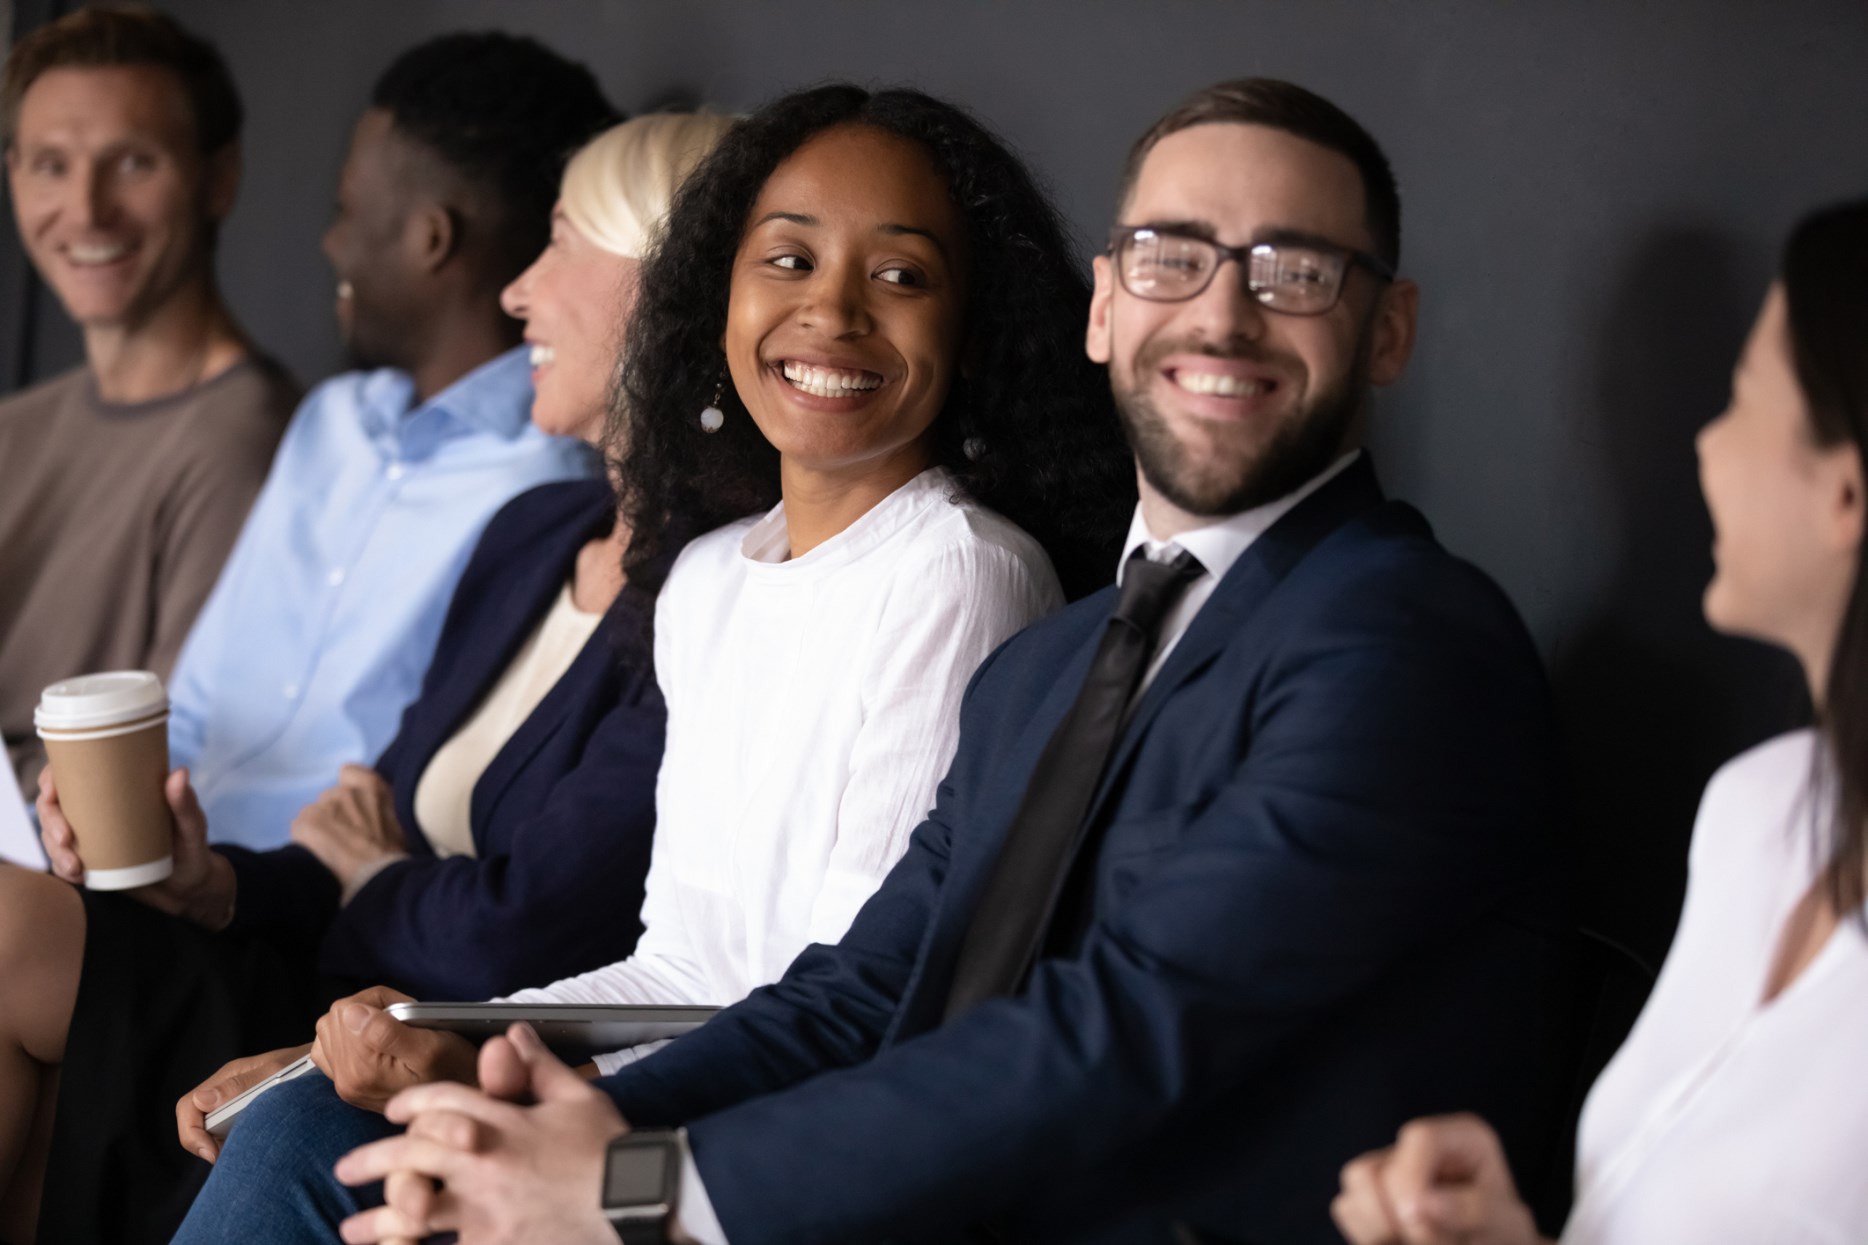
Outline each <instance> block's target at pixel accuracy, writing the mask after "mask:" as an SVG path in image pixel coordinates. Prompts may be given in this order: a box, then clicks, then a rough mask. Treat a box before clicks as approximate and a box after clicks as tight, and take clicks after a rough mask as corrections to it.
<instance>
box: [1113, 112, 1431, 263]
mask: <svg viewBox="0 0 1868 1245" xmlns="http://www.w3.org/2000/svg"><path fill="white" fill-rule="evenodd" d="M1218 123H1230V124H1234V125H1263V126H1268V127H1270V128H1271V129H1274V130H1283V131H1284V132H1285V133H1287V134H1294V135H1296V136H1297V137H1298V138H1301V139H1305V140H1307V141H1309V142H1313V143H1315V144H1317V146H1319V147H1324V148H1328V149H1329V150H1330V151H1334V152H1336V153H1338V154H1339V155H1343V156H1346V157H1348V159H1349V161H1350V163H1352V164H1354V165H1355V166H1356V171H1357V172H1358V173H1360V174H1361V175H1362V194H1363V204H1362V210H1363V214H1364V216H1366V218H1367V220H1368V226H1369V233H1370V234H1371V235H1373V237H1374V239H1375V254H1376V255H1377V256H1379V257H1380V258H1382V259H1384V260H1386V261H1387V262H1388V264H1389V265H1390V266H1391V267H1395V266H1399V264H1400V262H1401V192H1400V191H1399V190H1398V189H1397V188H1396V187H1395V175H1394V170H1393V169H1391V168H1389V167H1388V157H1387V156H1386V155H1384V154H1383V153H1382V149H1381V145H1380V144H1379V143H1377V142H1376V141H1375V139H1374V138H1373V137H1372V136H1371V135H1370V134H1369V132H1368V131H1367V130H1365V129H1363V128H1362V126H1361V125H1360V124H1359V123H1358V122H1357V121H1356V119H1355V118H1354V117H1352V116H1350V115H1349V114H1348V113H1346V112H1344V111H1343V110H1342V109H1340V108H1338V107H1337V106H1336V105H1335V104H1332V103H1331V102H1330V101H1329V100H1327V99H1324V98H1323V97H1322V96H1321V95H1318V94H1316V93H1315V92H1312V91H1306V90H1305V89H1304V88H1303V87H1301V86H1298V85H1296V84H1295V83H1291V82H1283V81H1280V80H1279V79H1277V78H1235V79H1233V80H1232V81H1230V82H1221V83H1218V84H1216V85H1214V86H1210V87H1207V88H1206V89H1205V90H1201V91H1195V92H1194V93H1193V94H1192V95H1189V96H1188V97H1187V98H1186V99H1185V100H1182V101H1181V103H1180V104H1179V106H1177V107H1176V108H1175V109H1174V110H1173V111H1172V112H1170V113H1168V114H1167V115H1166V116H1165V117H1162V118H1161V119H1160V120H1159V121H1157V122H1155V123H1154V124H1153V125H1152V126H1150V127H1149V128H1148V132H1147V133H1146V134H1143V135H1142V136H1141V137H1140V138H1139V139H1137V140H1136V141H1135V145H1134V146H1133V147H1131V148H1129V155H1128V159H1127V160H1126V161H1125V162H1124V163H1123V165H1122V185H1121V190H1120V192H1119V193H1118V195H1117V196H1116V204H1117V210H1118V211H1120V210H1122V209H1123V208H1126V207H1127V205H1128V201H1129V196H1130V194H1132V193H1133V192H1134V190H1135V179H1136V177H1137V176H1139V175H1140V173H1141V169H1142V161H1144V160H1146V159H1147V158H1148V153H1149V152H1151V151H1153V150H1154V147H1155V144H1156V143H1158V142H1160V141H1161V140H1162V139H1164V138H1166V137H1167V136H1168V135H1170V134H1174V133H1178V132H1179V131H1181V130H1189V129H1192V128H1193V127H1194V126H1196V125H1213V124H1218Z"/></svg>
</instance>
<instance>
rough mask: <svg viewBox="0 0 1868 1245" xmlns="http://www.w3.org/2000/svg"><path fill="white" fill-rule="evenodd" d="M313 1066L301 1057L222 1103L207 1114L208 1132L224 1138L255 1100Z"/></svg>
mask: <svg viewBox="0 0 1868 1245" xmlns="http://www.w3.org/2000/svg"><path fill="white" fill-rule="evenodd" d="M314 1066H315V1065H314V1064H313V1063H312V1062H311V1056H310V1055H301V1056H300V1057H299V1058H298V1059H296V1060H294V1061H293V1062H291V1063H288V1064H287V1065H285V1067H283V1068H281V1069H279V1070H278V1071H277V1072H275V1073H273V1074H272V1075H271V1076H269V1077H267V1078H266V1079H265V1080H263V1081H261V1082H260V1083H259V1084H257V1085H255V1086H253V1087H252V1088H251V1089H249V1090H247V1091H245V1092H244V1093H242V1094H240V1095H239V1096H238V1097H236V1098H233V1099H230V1100H229V1101H227V1102H223V1103H222V1104H221V1105H220V1106H218V1107H215V1108H214V1109H213V1110H212V1111H210V1112H208V1132H210V1133H212V1134H213V1135H214V1136H216V1137H225V1136H226V1135H227V1134H228V1133H229V1132H230V1131H232V1129H233V1126H234V1117H235V1116H237V1115H239V1114H240V1113H241V1112H242V1111H244V1110H246V1109H247V1107H249V1106H251V1105H252V1103H253V1100H254V1099H255V1098H257V1097H259V1096H260V1095H261V1094H263V1093H265V1092H266V1091H267V1090H269V1089H271V1088H272V1087H273V1086H275V1085H283V1084H284V1083H285V1082H287V1081H290V1080H293V1079H294V1078H296V1077H301V1076H304V1075H305V1074H306V1073H307V1072H310V1071H311V1070H312V1068H313V1067H314Z"/></svg>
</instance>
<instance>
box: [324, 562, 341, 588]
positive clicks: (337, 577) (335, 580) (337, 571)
mask: <svg viewBox="0 0 1868 1245" xmlns="http://www.w3.org/2000/svg"><path fill="white" fill-rule="evenodd" d="M324 582H325V583H327V584H329V585H331V587H333V588H335V587H337V586H338V585H339V584H341V583H343V582H344V568H343V567H341V566H339V567H333V568H332V569H331V572H330V574H328V575H326V576H325V577H324Z"/></svg>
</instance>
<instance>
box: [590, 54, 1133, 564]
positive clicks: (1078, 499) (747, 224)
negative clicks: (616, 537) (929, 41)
mask: <svg viewBox="0 0 1868 1245" xmlns="http://www.w3.org/2000/svg"><path fill="white" fill-rule="evenodd" d="M839 128H849V129H861V130H869V131H873V132H875V133H877V134H883V135H890V136H893V137H894V138H895V139H896V140H898V141H899V142H901V143H903V144H906V145H908V146H910V147H912V148H914V149H916V150H917V151H918V152H919V154H920V155H921V156H922V158H923V159H925V160H927V161H928V162H929V163H930V164H931V165H932V168H933V170H934V172H935V173H936V174H937V175H938V177H939V179H940V181H941V182H942V183H943V197H944V198H945V199H946V200H947V201H948V203H949V205H950V206H951V209H952V210H953V211H954V213H955V215H956V222H955V223H956V226H957V229H958V232H959V233H960V235H961V237H962V238H963V240H964V241H963V247H964V251H965V254H964V256H959V255H956V256H954V257H953V259H954V260H955V261H956V262H957V263H959V265H960V267H961V268H962V270H963V272H964V284H965V290H964V298H963V300H962V301H963V303H964V323H963V325H962V327H961V333H960V341H959V343H958V353H957V357H956V360H955V362H956V364H957V367H956V368H955V369H954V371H953V372H952V373H951V374H950V376H949V378H948V379H949V385H948V388H947V390H946V392H945V394H944V395H943V396H942V397H941V399H940V400H939V401H937V402H936V404H935V405H936V408H937V411H938V414H937V417H936V418H935V419H934V421H933V424H932V426H931V427H930V428H929V429H928V433H927V437H926V440H925V443H924V448H925V452H926V454H927V461H928V462H929V464H930V465H938V466H940V467H942V468H944V469H945V470H946V471H947V473H948V474H949V475H950V476H951V477H952V480H953V482H954V483H955V484H956V485H957V486H958V487H959V488H960V489H961V490H963V491H964V492H965V493H966V494H967V495H968V496H969V497H972V498H973V499H974V500H976V501H978V502H979V503H980V504H982V505H984V506H986V507H988V508H990V509H992V510H994V511H997V512H998V513H999V514H1002V515H1004V516H1005V517H1006V518H1008V519H1010V520H1012V522H1014V523H1016V524H1017V525H1018V526H1019V527H1021V528H1023V529H1024V530H1025V531H1027V532H1029V533H1031V535H1032V536H1034V537H1036V538H1037V540H1038V542H1039V543H1040V544H1041V545H1043V546H1044V549H1045V552H1046V553H1048V554H1049V555H1050V558H1051V562H1052V564H1053V565H1054V566H1055V567H1056V568H1057V572H1058V575H1059V577H1060V578H1061V579H1062V581H1063V583H1064V586H1065V588H1066V590H1067V591H1068V593H1069V595H1070V596H1071V597H1072V598H1074V597H1076V596H1079V595H1082V594H1083V593H1086V592H1088V591H1091V590H1093V589H1095V588H1098V587H1101V586H1102V585H1103V584H1105V583H1107V582H1108V580H1109V573H1110V568H1111V567H1112V566H1113V565H1114V564H1115V560H1116V555H1117V554H1118V553H1119V552H1120V550H1121V542H1122V536H1123V533H1124V531H1125V530H1126V525H1127V522H1128V516H1129V514H1130V512H1131V511H1132V510H1133V508H1134V501H1135V478H1134V474H1135V469H1134V464H1133V460H1132V459H1131V458H1130V456H1129V454H1128V451H1127V449H1126V447H1125V446H1124V444H1123V441H1122V433H1121V430H1120V427H1119V426H1118V424H1117V422H1116V415H1115V408H1114V405H1113V403H1112V401H1111V399H1110V395H1109V381H1108V377H1107V375H1106V374H1105V373H1104V372H1103V371H1102V370H1101V369H1100V368H1097V367H1095V366H1094V365H1092V364H1091V363H1090V362H1089V361H1088V360H1087V358H1086V357H1085V356H1084V353H1083V326H1084V323H1085V320H1086V318H1087V316H1088V309H1089V298H1090V287H1089V283H1088V280H1087V279H1086V277H1085V274H1084V271H1083V269H1082V267H1081V266H1080V265H1079V264H1078V263H1077V261H1076V258H1075V256H1074V254H1073V251H1072V247H1071V245H1070V243H1069V241H1068V238H1067V236H1066V233H1065V230H1064V227H1063V225H1062V223H1061V222H1060V220H1059V218H1058V216H1057V212H1056V210H1055V209H1054V208H1053V207H1052V206H1051V204H1050V202H1049V201H1048V199H1046V197H1045V196H1044V194H1043V192H1042V191H1040V190H1039V188H1038V187H1037V185H1036V184H1035V183H1034V182H1033V180H1032V177H1031V174H1030V172H1029V171H1028V170H1027V169H1026V168H1025V167H1024V165H1023V164H1022V163H1021V162H1020V161H1019V160H1018V158H1017V157H1015V156H1014V155H1012V154H1011V153H1010V152H1009V151H1007V150H1006V148H1005V147H1004V146H1003V145H1002V144H1001V143H1000V142H999V141H998V140H997V139H996V138H994V137H993V135H992V134H990V133H989V132H988V131H986V130H985V129H984V128H983V127H982V126H980V124H979V123H978V122H976V121H974V120H973V119H972V118H971V117H969V116H967V115H966V114H965V113H964V112H962V111H960V110H959V109H957V108H955V107H954V106H953V105H951V104H947V103H944V102H943V101H941V100H937V99H934V98H932V97H930V96H927V95H924V94H922V93H921V92H919V91H908V90H888V91H878V92H875V93H873V94H872V93H870V92H868V91H864V90H862V89H860V88H858V87H855V86H849V85H844V84H833V85H828V86H822V87H818V88H816V89H814V90H808V91H800V92H798V93H796V94H793V95H788V96H786V97H784V98H783V99H780V100H778V101H777V102H775V103H773V104H772V105H770V106H768V107H767V108H765V109H763V110H761V111H760V112H759V113H758V114H757V115H755V116H753V117H752V118H751V119H749V120H747V121H746V122H744V123H743V124H742V125H741V127H740V128H739V130H738V131H736V132H735V133H734V134H733V135H732V136H731V137H730V138H729V140H728V141H727V142H726V143H724V144H722V146H721V147H720V148H719V149H717V150H716V151H715V152H714V154H713V156H712V157H711V158H710V159H709V161H708V162H707V163H706V164H705V165H704V166H703V167H702V169H701V171H700V172H699V173H698V174H697V175H696V176H695V177H694V178H693V180H691V181H689V182H688V183H687V185H686V187H685V188H684V190H683V192H682V193H681V194H680V195H679V196H678V197H677V198H676V201H675V207H674V211H673V213H672V215H671V216H670V218H669V232H668V235H667V240H666V242H665V243H664V245H663V246H662V248H661V249H660V250H659V251H658V252H657V253H656V254H655V255H654V256H652V257H651V258H650V259H649V261H648V264H647V267H646V269H645V272H644V279H643V297H642V304H641V307H640V308H639V310H638V314H637V316H636V318H635V320H634V321H633V322H632V323H631V326H630V333H629V349H628V360H629V362H628V364H627V369H626V374H625V383H626V386H627V391H628V396H629V400H628V402H627V403H625V404H622V405H620V406H619V407H618V409H617V412H616V415H615V418H614V419H613V422H612V443H613V444H615V445H619V446H620V445H627V446H628V447H629V453H628V455H627V457H626V459H625V461H624V463H623V464H622V479H623V499H624V500H623V505H624V510H625V512H626V513H627V514H628V515H629V517H630V518H631V520H632V521H633V524H634V527H635V530H636V531H638V532H651V531H654V532H659V531H663V530H675V531H680V530H687V531H704V530H707V529H710V528H713V527H717V526H719V525H720V524H722V523H726V522H729V521H731V520H733V519H737V518H740V517H742V516H744V515H746V514H750V513H754V512H757V511H762V510H765V509H768V508H770V507H771V506H772V505H774V504H775V503H776V502H777V501H778V500H779V496H780V484H779V477H780V471H779V457H780V453H779V450H778V449H775V448H774V443H773V442H772V441H770V440H769V439H767V437H765V436H764V435H762V433H761V430H760V428H759V427H758V426H757V425H756V424H755V422H754V421H752V420H751V419H749V418H748V413H747V410H746V404H745V400H744V399H743V397H742V394H743V393H744V392H745V390H744V389H743V388H742V386H745V385H747V384H748V383H750V382H752V381H753V380H754V377H753V376H750V375H741V374H740V373H739V372H738V371H735V372H734V374H733V377H732V381H733V383H732V384H729V385H727V386H726V387H725V389H724V390H723V391H722V392H721V393H720V395H719V396H720V402H719V403H718V404H717V406H718V409H719V410H720V411H721V413H722V415H723V417H724V422H723V423H722V424H721V425H720V427H719V429H718V431H717V432H713V433H709V432H708V431H707V430H706V429H705V428H704V427H703V426H702V424H701V423H700V422H699V420H698V419H697V413H698V412H699V411H701V410H702V409H703V408H706V407H708V405H709V403H710V401H711V400H712V399H713V397H714V396H715V390H716V388H717V387H718V385H719V382H720V379H721V374H722V368H723V366H725V365H726V363H728V362H730V361H728V360H723V359H722V356H721V349H720V347H721V342H722V338H723V335H724V334H725V332H726V328H727V311H728V301H729V290H730V286H731V279H732V276H733V272H734V267H735V262H736V260H737V259H738V257H739V255H740V251H741V245H742V239H746V240H750V239H749V237H748V231H749V229H750V228H751V227H752V226H753V225H754V224H755V222H754V221H753V220H752V218H751V217H752V208H753V205H754V202H755V200H757V199H758V197H759V195H760V193H761V191H762V190H763V189H764V188H765V186H766V183H767V181H768V179H769V178H770V177H771V175H772V173H773V171H774V170H775V169H777V168H778V167H779V166H780V165H781V164H783V163H784V162H785V161H787V160H788V159H790V158H791V156H792V155H793V154H794V153H796V152H798V151H799V150H800V149H801V148H802V147H804V146H805V145H806V144H807V143H809V142H811V141H812V140H813V139H815V138H817V137H819V136H820V135H823V134H825V133H827V132H829V131H832V130H836V129H839ZM670 521H673V522H672V524H671V525H670V526H667V527H664V526H663V525H664V524H669V523H670ZM657 552H658V551H657V549H656V548H655V546H654V544H653V543H652V542H638V543H637V545H636V546H635V547H634V548H633V549H632V550H631V552H630V555H629V560H630V562H631V564H632V574H631V577H630V579H631V583H632V585H634V586H635V588H636V589H637V590H639V591H647V592H653V591H655V590H656V589H658V588H659V586H660V584H659V581H658V580H657V579H656V577H655V576H654V575H652V574H639V573H636V572H635V571H634V568H636V567H642V568H646V567H648V566H649V565H650V564H651V563H652V562H653V560H654V558H655V556H656V553H657Z"/></svg>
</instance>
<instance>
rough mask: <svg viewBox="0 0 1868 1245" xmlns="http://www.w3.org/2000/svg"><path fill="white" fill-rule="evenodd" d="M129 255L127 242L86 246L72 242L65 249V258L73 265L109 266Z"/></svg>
mask: <svg viewBox="0 0 1868 1245" xmlns="http://www.w3.org/2000/svg"><path fill="white" fill-rule="evenodd" d="M129 253H130V245H129V243H127V242H102V243H91V244H89V245H86V244H85V243H81V242H74V243H72V244H71V245H70V246H68V247H66V248H65V258H67V259H69V260H70V261H71V262H72V263H74V264H80V265H85V264H109V263H114V262H116V261H117V260H119V259H122V258H123V257H124V256H125V255H128V254H129Z"/></svg>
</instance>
